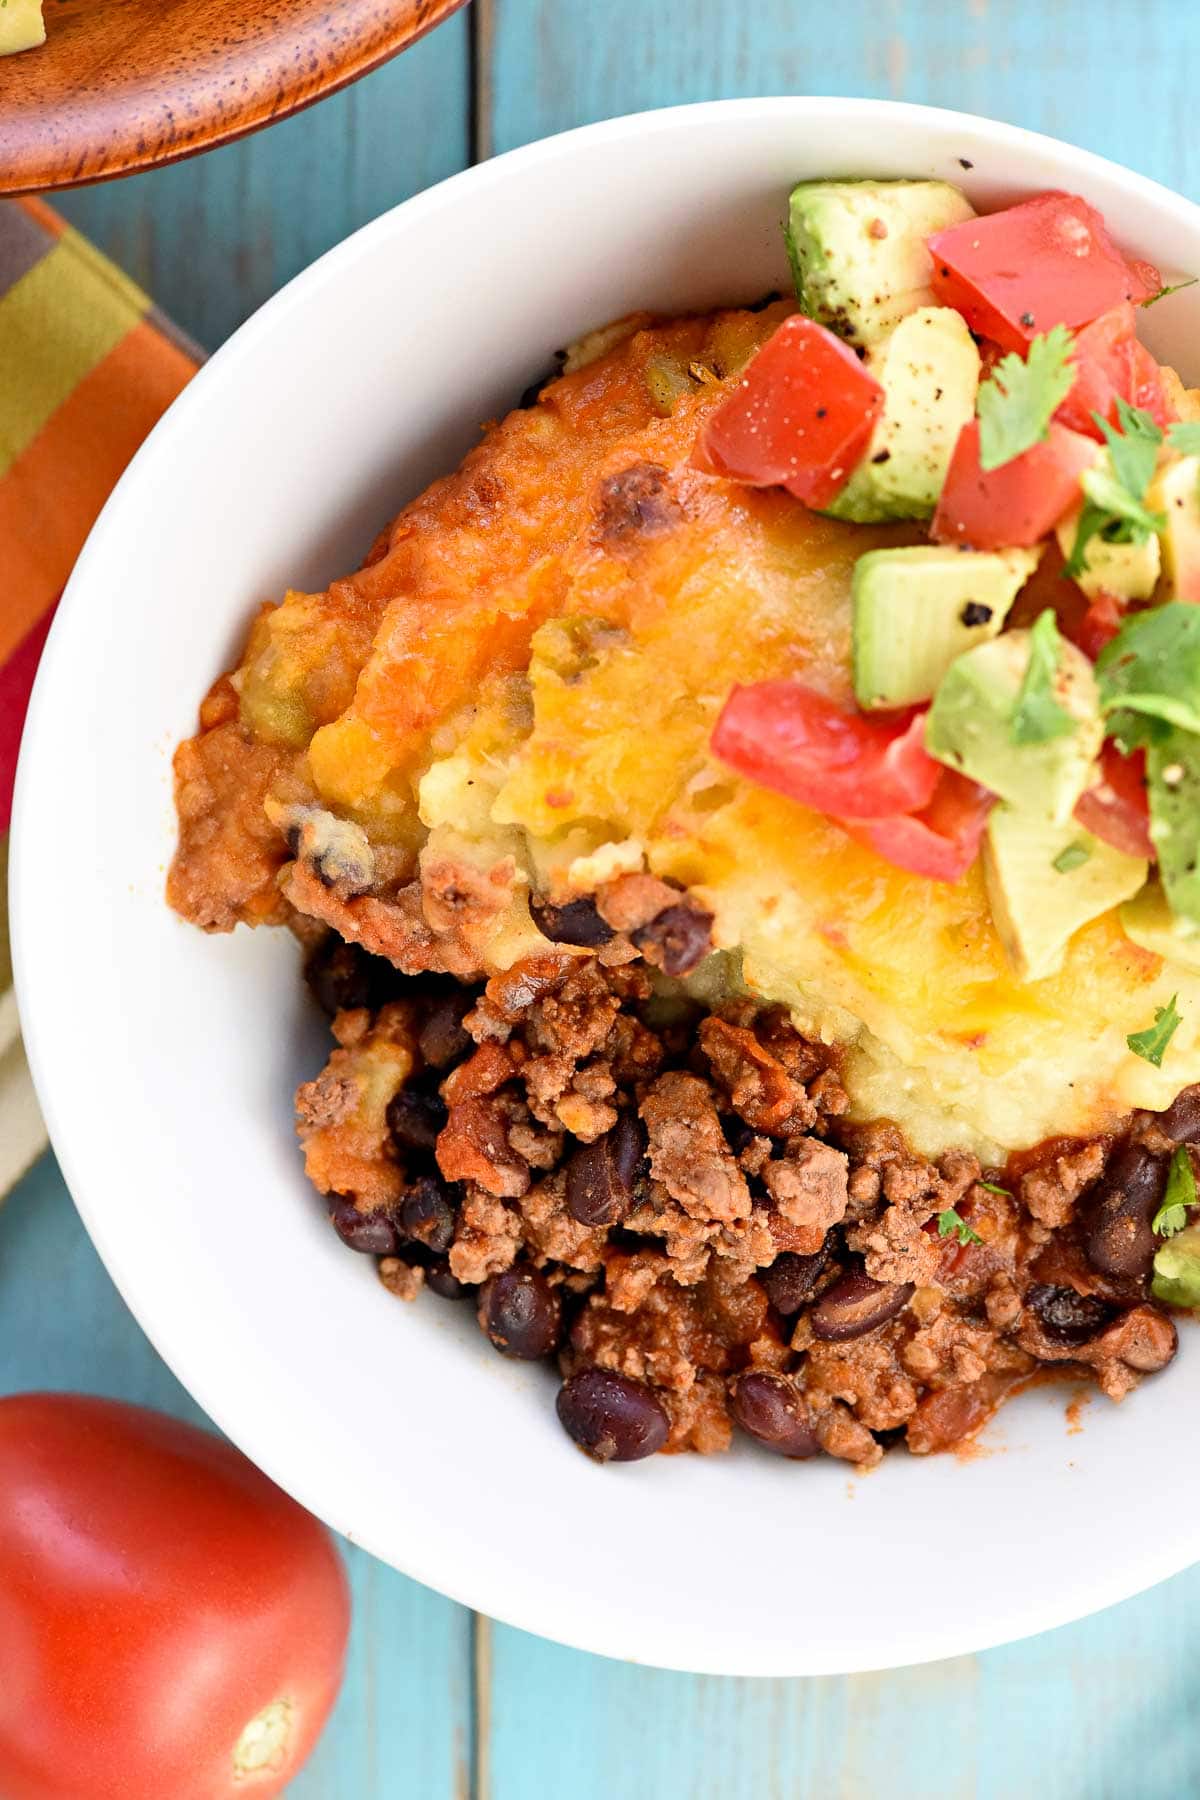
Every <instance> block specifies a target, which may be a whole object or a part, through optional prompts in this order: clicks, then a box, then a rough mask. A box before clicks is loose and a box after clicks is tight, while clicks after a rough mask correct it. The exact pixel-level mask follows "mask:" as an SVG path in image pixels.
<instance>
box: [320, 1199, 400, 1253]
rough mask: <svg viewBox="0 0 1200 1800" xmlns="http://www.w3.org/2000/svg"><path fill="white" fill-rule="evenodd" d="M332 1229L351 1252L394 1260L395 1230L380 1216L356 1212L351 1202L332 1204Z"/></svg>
mask: <svg viewBox="0 0 1200 1800" xmlns="http://www.w3.org/2000/svg"><path fill="white" fill-rule="evenodd" d="M329 1218H330V1222H331V1224H332V1225H333V1229H334V1230H335V1231H336V1232H337V1234H338V1236H339V1237H340V1238H341V1240H342V1242H343V1244H348V1245H349V1246H350V1248H351V1250H361V1251H362V1252H363V1254H364V1255H365V1256H395V1254H396V1249H397V1236H396V1227H395V1225H394V1224H393V1223H392V1220H391V1219H390V1218H389V1217H388V1215H387V1213H384V1212H368V1213H364V1212H359V1210H358V1208H357V1206H355V1204H354V1202H353V1200H335V1201H334V1202H333V1204H332V1206H331V1207H330V1208H329Z"/></svg>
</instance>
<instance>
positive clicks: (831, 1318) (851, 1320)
mask: <svg viewBox="0 0 1200 1800" xmlns="http://www.w3.org/2000/svg"><path fill="white" fill-rule="evenodd" d="M912 1295H913V1284H912V1282H911V1281H903V1282H894V1281H873V1280H872V1279H871V1277H870V1276H869V1275H866V1274H864V1273H863V1271H862V1270H861V1269H853V1270H851V1271H850V1273H849V1274H847V1275H842V1276H839V1278H838V1279H837V1281H835V1282H834V1284H833V1286H832V1287H831V1288H826V1290H825V1292H824V1293H823V1294H822V1295H821V1298H820V1299H819V1300H818V1301H817V1304H816V1305H815V1306H814V1307H813V1310H812V1328H813V1334H814V1336H816V1337H819V1338H823V1339H824V1340H825V1341H826V1343H830V1344H843V1343H845V1342H846V1341H847V1340H848V1339H850V1338H857V1337H863V1336H864V1335H865V1333H866V1332H868V1331H874V1330H875V1329H876V1327H877V1326H879V1325H886V1324H887V1322H888V1320H889V1319H894V1318H895V1316H896V1314H897V1313H898V1312H900V1311H901V1310H902V1309H903V1308H904V1307H906V1306H907V1305H908V1303H909V1301H910V1300H911V1299H912Z"/></svg>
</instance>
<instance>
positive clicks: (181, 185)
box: [58, 14, 469, 350]
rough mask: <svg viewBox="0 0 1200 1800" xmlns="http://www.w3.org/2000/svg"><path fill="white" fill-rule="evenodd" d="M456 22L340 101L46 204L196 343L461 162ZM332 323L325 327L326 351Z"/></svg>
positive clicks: (464, 149)
mask: <svg viewBox="0 0 1200 1800" xmlns="http://www.w3.org/2000/svg"><path fill="white" fill-rule="evenodd" d="M468 34H469V25H468V18H467V15H465V14H458V15H457V16H456V17H454V18H452V19H450V20H449V21H447V23H446V24H445V25H443V26H441V27H440V28H439V29H438V30H437V31H435V32H432V33H431V34H430V36H429V37H427V38H424V39H423V40H422V41H421V42H420V43H418V44H416V45H414V47H413V48H412V49H411V50H410V51H407V52H406V53H405V54H404V55H403V56H401V57H399V58H397V60H396V61H394V62H391V63H388V64H387V65H385V67H384V68H382V69H379V70H377V71H376V73H375V74H373V75H369V76H367V77H366V79H365V80H363V81H361V82H359V83H358V84H357V85H356V86H354V87H351V88H348V89H346V91H345V92H344V93H341V94H335V95H333V96H332V97H331V98H330V99H328V100H324V101H322V102H321V103H320V104H319V105H317V106H315V107H312V108H310V109H309V110H308V111H307V112H304V113H300V114H298V115H297V116H296V117H295V118H293V119H287V120H285V121H284V122H283V123H282V124H279V125H276V126H274V127H272V128H271V129H270V130H268V131H264V132H259V133H257V134H256V135H255V136H253V137H249V138H245V139H243V140H242V141H241V142H240V143H237V144H231V145H228V146H227V147H226V148H225V149H222V150H214V151H211V152H210V153H209V154H208V155H206V156H200V157H196V158H195V159H193V160H192V161H190V162H183V163H178V164H176V165H175V166H174V167H172V168H166V169H156V170H154V171H153V172H152V173H150V174H146V175H134V176H131V177H130V178H129V179H128V180H125V181H114V182H109V183H107V184H106V185H103V186H100V187H95V188H85V189H81V190H80V191H79V192H78V193H73V194H66V195H63V196H62V197H61V199H60V201H59V202H58V204H60V205H61V207H62V210H63V212H64V213H66V215H67V217H68V218H69V219H70V220H71V221H72V223H73V224H75V225H78V226H79V228H80V230H81V231H84V232H86V233H87V234H88V236H89V237H91V238H92V239H93V240H94V241H95V242H96V243H97V244H99V245H100V247H101V249H103V250H106V251H107V252H108V253H109V255H110V256H112V257H113V258H114V259H115V260H116V261H117V262H118V263H119V264H120V265H121V267H122V268H124V269H126V270H127V271H128V272H129V274H131V275H132V276H133V277H134V278H135V280H137V281H139V282H140V283H141V284H142V286H143V287H145V288H146V289H147V290H148V291H149V292H150V293H152V294H153V296H154V298H155V300H156V301H157V302H158V304H159V305H160V306H161V307H163V309H164V310H165V311H166V312H167V313H169V314H170V316H171V317H172V318H173V319H175V320H176V322H177V323H178V324H180V325H182V326H183V328H184V330H185V331H189V332H190V333H191V334H192V336H193V337H194V338H195V339H196V340H197V342H199V343H201V344H203V345H204V346H205V348H206V349H210V350H211V349H215V348H216V346H217V345H218V344H220V343H222V342H223V341H224V340H225V338H227V337H228V336H229V334H230V332H231V331H233V329H234V328H235V327H236V326H237V325H240V324H241V322H242V320H243V319H244V318H246V317H247V316H248V315H249V314H250V313H251V312H253V311H254V309H255V308H256V307H258V306H260V305H261V304H262V302H263V301H264V300H266V299H267V298H268V297H269V296H270V295H271V294H273V293H274V292H275V291H276V289H277V288H280V287H282V286H283V284H284V282H285V281H288V280H290V279H291V277H292V276H293V275H294V274H296V272H297V271H298V270H299V269H302V268H304V267H305V266H306V265H307V264H308V263H310V262H312V261H313V260H314V258H315V257H317V256H320V255H321V254H322V252H323V251H325V250H328V249H329V248H330V246H331V245H333V244H336V243H338V242H339V241H340V240H341V239H342V238H344V237H346V236H347V235H348V233H349V232H351V231H354V230H356V229H357V227H358V226H360V225H362V224H365V223H366V221H367V220H368V219H373V218H375V217H376V215H377V214H379V213H381V212H384V211H386V209H387V208H388V207H389V206H394V205H395V204H396V203H397V201H400V200H404V199H406V198H407V197H408V196H409V195H410V194H415V193H419V192H420V191H421V189H423V188H426V187H429V186H431V185H432V184H433V183H434V182H436V181H441V180H442V179H443V178H444V177H445V176H447V175H452V174H454V173H455V172H456V171H457V170H459V169H461V168H462V167H464V165H465V164H466V162H467V161H468V160H469V108H468V90H469V41H468ZM336 334H337V321H336V320H331V321H330V343H331V350H333V349H335V347H336Z"/></svg>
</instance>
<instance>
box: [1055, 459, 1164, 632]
mask: <svg viewBox="0 0 1200 1800" xmlns="http://www.w3.org/2000/svg"><path fill="white" fill-rule="evenodd" d="M1093 467H1094V468H1097V469H1100V470H1103V471H1105V472H1106V473H1108V474H1111V473H1112V462H1111V458H1110V457H1109V453H1108V451H1107V450H1102V451H1101V452H1100V455H1099V456H1098V457H1097V458H1096V461H1095V463H1094V464H1093ZM1146 504H1147V506H1150V505H1152V504H1155V503H1154V502H1151V501H1150V500H1147V502H1146ZM1082 513H1083V506H1082V504H1080V505H1079V506H1076V507H1073V508H1072V510H1071V511H1070V512H1069V513H1067V514H1066V515H1065V517H1064V518H1062V519H1060V520H1059V523H1058V525H1057V527H1056V529H1055V536H1056V537H1057V539H1058V547H1059V549H1060V550H1061V551H1062V553H1063V556H1064V557H1069V556H1070V554H1071V552H1072V550H1073V549H1074V548H1075V538H1076V535H1077V533H1078V530H1079V521H1080V518H1081V516H1082ZM1161 562H1162V558H1161V553H1160V551H1159V545H1158V538H1157V537H1156V536H1155V535H1154V533H1151V534H1150V536H1149V537H1147V538H1146V539H1145V540H1144V541H1143V542H1142V543H1140V544H1109V543H1107V542H1106V541H1105V539H1104V538H1102V537H1101V536H1099V534H1097V536H1095V537H1093V538H1092V539H1090V540H1089V542H1088V545H1087V548H1086V550H1085V551H1084V553H1083V568H1082V569H1081V570H1080V572H1079V574H1078V575H1076V576H1075V577H1074V579H1075V581H1076V582H1077V583H1078V584H1079V586H1080V587H1081V588H1082V589H1083V591H1084V593H1085V594H1087V595H1088V596H1089V597H1090V598H1092V599H1094V598H1095V596H1096V595H1097V594H1100V593H1108V594H1115V595H1116V597H1117V598H1118V600H1148V599H1149V598H1150V596H1151V594H1152V593H1153V592H1154V589H1155V587H1156V586H1157V584H1158V575H1159V569H1160V567H1161ZM1198 573H1200V570H1198Z"/></svg>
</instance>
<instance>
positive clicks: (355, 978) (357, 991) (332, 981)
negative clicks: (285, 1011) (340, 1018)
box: [304, 931, 390, 1018]
mask: <svg viewBox="0 0 1200 1800" xmlns="http://www.w3.org/2000/svg"><path fill="white" fill-rule="evenodd" d="M378 961H379V958H378V957H374V956H368V954H367V952H366V951H365V950H364V949H362V948H361V946H360V945H358V944H348V943H346V941H345V939H344V938H340V937H338V936H337V934H336V932H332V931H331V932H330V934H329V936H328V937H327V938H324V939H323V940H322V941H321V943H319V944H318V945H317V947H316V949H315V950H314V951H313V953H312V955H311V956H310V957H309V959H308V961H307V962H306V963H305V965H304V979H305V981H307V983H308V985H309V988H310V989H311V991H312V994H313V997H314V999H315V1000H316V1002H317V1004H318V1005H319V1006H320V1007H321V1008H322V1010H323V1011H324V1012H327V1013H328V1014H329V1016H330V1018H332V1017H333V1015H334V1013H337V1012H343V1011H345V1010H347V1009H348V1008H351V1007H357V1006H371V1005H373V1004H375V986H376V982H375V971H374V969H373V967H372V965H373V964H374V963H376V962H378ZM388 966H389V967H390V964H389V965H388Z"/></svg>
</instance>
